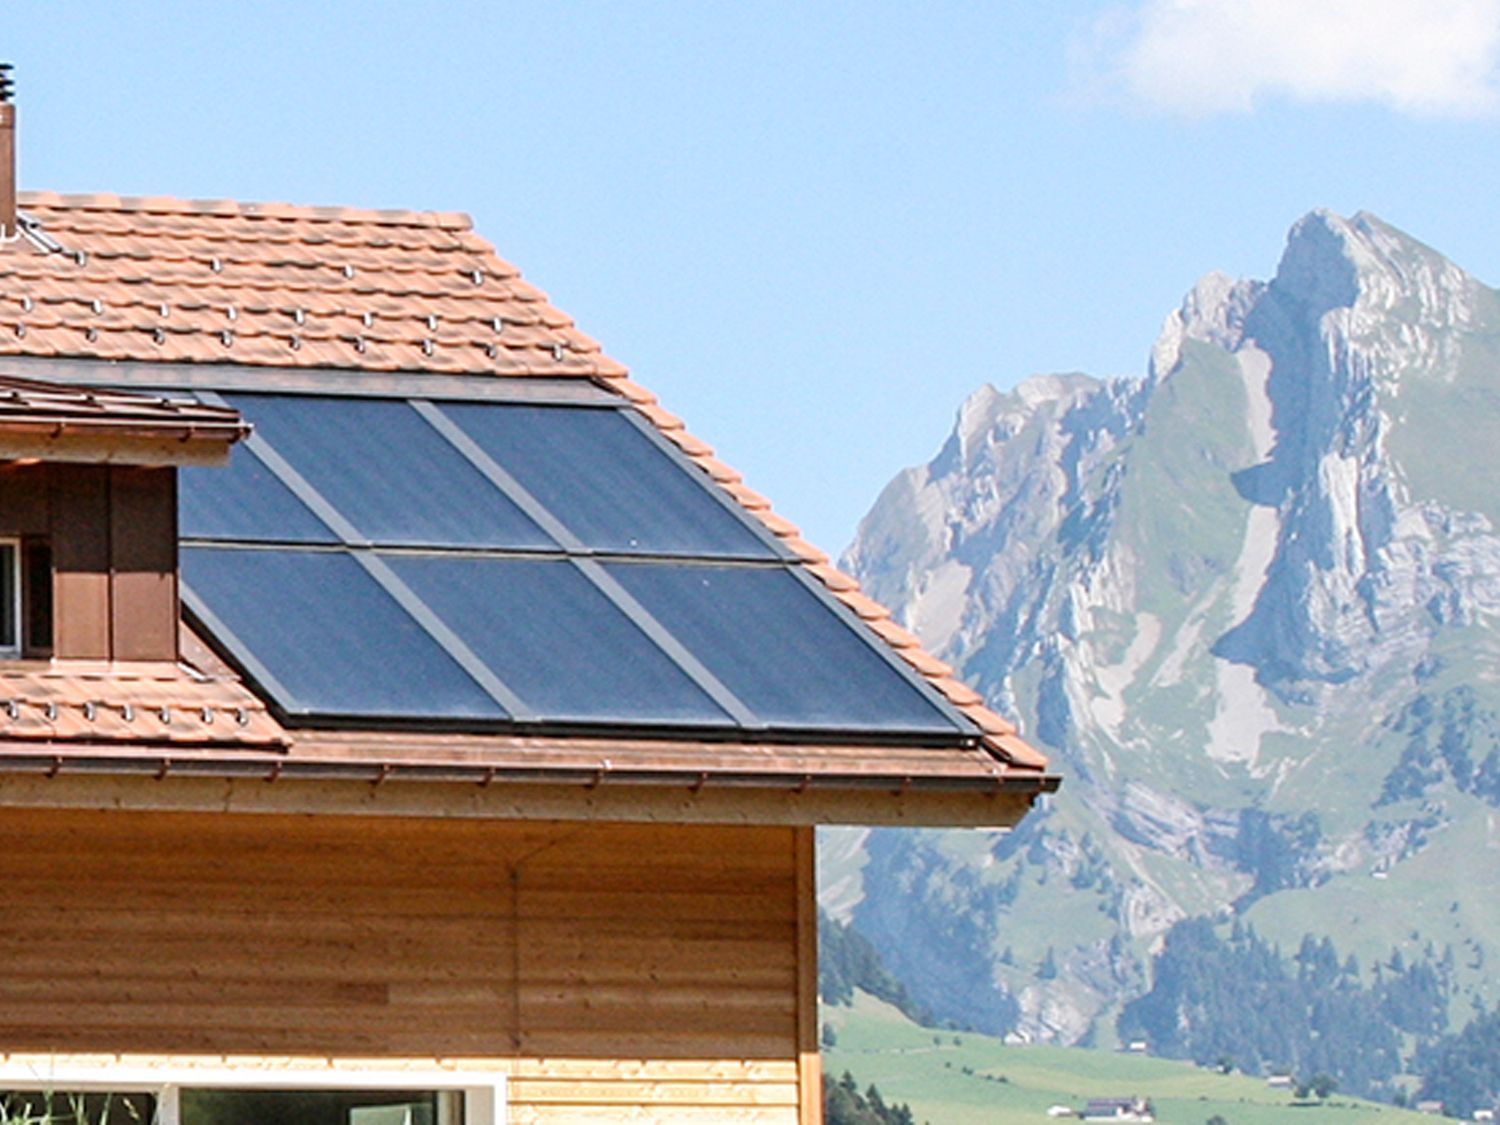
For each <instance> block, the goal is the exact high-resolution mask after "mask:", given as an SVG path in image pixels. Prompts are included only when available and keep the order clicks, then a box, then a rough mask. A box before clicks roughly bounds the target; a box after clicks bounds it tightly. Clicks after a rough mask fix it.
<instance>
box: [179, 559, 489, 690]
mask: <svg viewBox="0 0 1500 1125" xmlns="http://www.w3.org/2000/svg"><path fill="white" fill-rule="evenodd" d="M182 580H183V583H184V585H185V586H186V587H187V589H188V590H189V591H190V592H191V594H192V595H193V596H196V597H197V598H199V599H201V600H202V601H203V603H204V605H205V606H206V608H207V609H208V610H210V611H211V612H212V613H213V614H214V615H215V616H216V617H218V618H219V620H220V621H222V622H223V623H224V625H225V626H226V627H227V628H228V629H229V630H230V631H231V632H232V633H233V634H234V635H235V637H236V638H238V641H239V643H240V644H241V645H242V646H244V650H245V651H244V652H243V653H240V654H239V655H242V656H247V657H250V658H252V659H254V660H256V661H258V662H259V663H260V664H261V665H262V666H263V667H264V668H265V669H266V670H267V671H268V672H270V674H271V675H272V676H274V677H275V678H276V679H277V680H279V681H280V683H281V685H282V686H283V688H284V689H285V690H286V691H287V692H288V693H290V696H291V698H289V699H286V698H283V699H277V701H276V702H277V703H279V704H280V705H281V706H282V708H283V709H285V710H286V711H288V712H290V713H292V714H312V715H343V716H368V717H390V718H402V717H431V718H437V717H447V718H455V719H462V718H476V719H503V718H505V717H507V716H506V715H505V712H504V711H503V710H502V709H501V708H500V706H499V704H497V703H495V702H494V701H493V700H492V699H491V698H490V697H489V695H487V694H486V693H485V692H484V691H483V690H482V689H481V688H480V687H479V685H477V684H476V683H475V682H474V681H473V680H472V679H470V678H469V676H468V674H467V673H465V672H464V670H463V669H462V668H461V667H460V666H459V665H458V663H457V662H456V661H454V660H453V658H452V657H450V656H449V655H448V654H447V653H446V652H444V651H443V649H442V648H441V647H440V646H439V645H438V644H437V642H436V641H434V640H433V639H432V637H431V636H429V635H428V634H427V633H426V632H425V631H424V630H422V629H421V628H420V627H419V626H418V625H417V623H416V622H415V621H413V620H412V618H411V617H410V616H409V615H408V614H407V613H406V611H405V610H403V609H402V608H401V607H400V606H399V605H398V604H397V603H396V602H395V601H394V600H393V599H392V598H391V597H390V596H389V595H388V594H387V593H386V592H385V591H384V590H383V589H381V587H380V585H379V584H378V583H376V581H375V580H374V579H373V578H371V577H370V576H369V574H368V573H367V572H366V571H365V569H364V568H363V567H362V566H360V565H359V563H357V562H356V561H355V560H354V558H353V557H352V556H350V555H348V554H346V553H343V552H336V551H296V550H246V549H234V548H222V547H188V548H184V549H183V551H182ZM266 686H267V687H269V685H266Z"/></svg>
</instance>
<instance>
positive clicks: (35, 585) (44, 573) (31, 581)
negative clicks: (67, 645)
mask: <svg viewBox="0 0 1500 1125" xmlns="http://www.w3.org/2000/svg"><path fill="white" fill-rule="evenodd" d="M22 570H23V571H24V581H25V583H26V646H27V649H28V651H30V652H34V653H45V652H49V651H51V649H52V545H51V544H50V543H48V542H47V541H46V540H45V539H32V540H29V541H28V542H27V544H26V561H25V566H24V567H23V568H22Z"/></svg>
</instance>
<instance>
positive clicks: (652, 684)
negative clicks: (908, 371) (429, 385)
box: [180, 393, 975, 741]
mask: <svg viewBox="0 0 1500 1125" xmlns="http://www.w3.org/2000/svg"><path fill="white" fill-rule="evenodd" d="M229 400H230V402H231V403H232V404H233V405H235V406H237V407H239V408H240V409H241V410H242V412H243V413H244V414H245V415H246V417H247V418H248V419H249V420H250V421H251V422H252V423H254V425H255V427H256V429H255V436H254V438H253V447H252V448H251V449H249V450H244V449H241V450H237V451H236V452H235V453H234V454H233V456H232V459H231V463H230V466H229V467H228V468H222V469H190V470H185V471H184V473H183V477H182V487H181V493H180V522H181V528H182V534H183V536H184V537H185V538H186V539H188V540H190V541H192V542H191V543H190V544H189V545H188V546H186V547H184V549H183V551H182V577H183V584H184V591H183V596H184V602H185V603H186V604H187V606H188V608H189V609H190V610H191V611H192V612H193V613H195V614H196V615H197V616H198V618H199V620H200V622H201V623H202V624H204V625H205V626H206V627H207V628H208V630H209V632H210V633H211V634H213V635H216V636H217V637H218V638H219V640H220V643H221V644H222V645H223V646H224V647H225V648H226V649H227V650H228V654H229V655H230V656H231V658H233V659H235V660H236V661H237V662H238V663H239V664H240V665H241V666H242V667H244V668H245V670H246V671H247V672H248V673H249V674H250V675H251V676H252V677H253V678H255V679H256V680H258V681H259V682H260V684H261V686H262V687H263V688H264V689H265V690H266V691H267V692H268V693H269V694H270V696H271V697H272V698H273V700H274V701H275V702H276V703H277V704H278V705H279V706H280V709H281V710H282V712H283V713H284V714H285V715H287V716H288V717H289V719H291V720H293V721H300V722H310V723H317V722H321V721H331V720H350V719H359V720H361V721H367V722H374V721H378V720H380V719H389V720H416V719H422V720H443V721H444V722H447V723H458V724H463V723H465V722H471V723H473V724H476V725H477V726H483V727H489V726H491V725H495V724H503V725H518V724H519V725H525V726H527V727H536V726H541V727H561V728H568V729H572V728H575V727H580V726H590V727H599V728H604V729H607V730H610V731H616V730H624V731H628V730H630V729H632V728H634V729H650V730H653V731H656V730H661V729H678V730H684V731H687V730H691V731H696V732H699V733H702V734H710V733H714V732H719V733H726V732H733V731H736V730H740V731H744V732H747V733H752V732H753V735H754V736H755V737H763V736H765V734H766V733H767V732H774V733H776V734H777V735H780V736H785V737H793V736H796V735H798V734H799V733H809V734H812V735H815V736H816V735H820V734H827V733H834V734H837V735H838V736H839V737H869V738H881V737H892V738H894V737H898V736H900V737H915V736H921V737H923V738H939V739H943V740H950V741H951V740H954V739H958V738H967V737H972V736H973V734H974V733H975V731H974V729H973V728H972V727H971V726H970V725H968V724H967V721H966V720H964V719H962V718H960V717H957V716H956V713H955V712H953V711H952V709H951V708H949V707H947V705H946V704H945V703H943V702H942V701H941V700H940V698H939V697H938V696H937V695H936V693H935V692H934V691H933V690H932V689H931V688H930V687H928V686H927V685H926V684H925V683H924V682H923V681H922V680H921V678H920V677H918V676H917V675H916V674H915V673H913V672H911V671H910V669H908V668H907V667H906V666H905V665H904V664H901V663H900V661H899V660H897V659H896V658H895V657H893V656H891V655H890V654H889V653H887V652H886V651H885V650H884V649H883V648H882V647H880V645H879V642H878V641H874V640H873V638H870V637H868V636H866V635H864V634H863V632H862V630H863V626H861V625H859V624H858V623H857V621H855V620H854V619H853V618H852V616H851V615H849V614H847V613H846V612H844V611H843V610H842V609H840V608H839V607H837V606H836V605H835V604H834V602H833V601H832V599H831V598H830V597H829V596H828V595H827V594H826V593H824V592H821V591H820V590H816V589H814V588H813V587H812V586H811V585H810V584H809V583H806V582H804V581H802V580H801V579H800V578H799V577H798V576H797V574H796V573H795V568H796V567H798V566H799V565H800V563H798V562H797V561H796V560H792V559H790V558H788V557H786V556H785V555H784V553H783V551H782V549H781V548H780V547H779V546H778V545H777V544H776V543H775V541H774V540H773V539H771V538H770V537H769V535H768V534H766V533H765V532H764V531H762V530H757V528H756V527H752V526H751V525H750V523H749V522H747V521H748V517H746V516H745V515H744V514H743V513H741V512H740V511H739V510H738V509H737V508H734V507H733V506H732V505H731V504H728V503H726V501H725V500H724V499H723V498H722V497H721V496H719V495H717V494H716V493H715V492H713V491H712V485H711V482H709V479H708V477H707V476H706V474H704V473H702V472H701V470H699V469H697V468H696V467H694V466H692V465H690V464H687V463H685V462H684V461H683V460H682V459H681V458H679V457H677V456H676V455H674V454H673V453H671V452H670V451H668V450H666V449H665V448H663V445H662V443H661V442H660V441H659V439H657V438H656V437H654V436H653V435H651V434H649V433H647V432H645V431H643V430H642V429H641V428H639V427H638V425H637V424H636V423H635V422H633V421H632V420H631V419H630V418H629V417H628V416H627V415H626V414H625V412H624V411H622V410H618V409H614V408H610V407H585V406H576V405H554V404H545V405H537V404H535V403H515V402H505V401H485V402H451V401H442V402H408V401H406V400H402V399H396V398H389V399H386V398H377V397H352V396H351V397H338V396H330V395H298V394H277V395H267V394H248V393H246V394H236V395H233V396H230V397H229ZM204 544H211V545H204Z"/></svg>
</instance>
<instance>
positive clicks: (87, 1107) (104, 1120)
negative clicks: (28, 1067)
mask: <svg viewBox="0 0 1500 1125" xmlns="http://www.w3.org/2000/svg"><path fill="white" fill-rule="evenodd" d="M155 1121H156V1095H154V1094H147V1093H142V1092H139V1091H137V1092H131V1093H120V1092H112V1091H104V1090H95V1091H90V1092H88V1093H82V1092H80V1091H76V1090H75V1091H66V1090H62V1091H59V1090H6V1091H3V1092H0V1122H6V1123H7V1125H137V1123H139V1125H153V1123H154V1122H155Z"/></svg>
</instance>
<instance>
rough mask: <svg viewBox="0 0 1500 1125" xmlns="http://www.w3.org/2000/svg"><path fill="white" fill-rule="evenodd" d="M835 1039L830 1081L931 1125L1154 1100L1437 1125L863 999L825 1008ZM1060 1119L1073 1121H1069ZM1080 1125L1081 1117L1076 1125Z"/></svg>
mask: <svg viewBox="0 0 1500 1125" xmlns="http://www.w3.org/2000/svg"><path fill="white" fill-rule="evenodd" d="M823 1019H824V1021H825V1022H826V1023H828V1024H831V1025H832V1026H833V1029H834V1031H835V1032H836V1034H837V1038H838V1042H837V1044H836V1045H835V1046H833V1047H831V1048H829V1047H825V1048H824V1050H823V1068H824V1071H825V1072H826V1073H827V1074H828V1076H829V1078H830V1079H831V1080H837V1079H838V1078H839V1077H840V1076H841V1075H842V1074H843V1073H844V1071H846V1070H847V1071H849V1072H850V1073H852V1074H853V1075H854V1078H855V1080H856V1081H857V1082H858V1083H859V1087H860V1089H861V1090H863V1089H864V1088H865V1087H867V1086H869V1085H870V1084H871V1083H873V1084H874V1085H876V1086H878V1087H879V1089H880V1093H881V1096H882V1097H883V1098H884V1099H885V1101H886V1102H887V1103H888V1104H889V1103H898V1102H906V1103H908V1104H909V1105H910V1106H911V1108H912V1113H913V1115H914V1116H915V1117H916V1119H917V1121H919V1122H924V1121H925V1122H929V1123H930V1125H981V1123H983V1125H1012V1123H1020V1122H1033V1123H1034V1122H1046V1121H1048V1120H1052V1119H1050V1118H1048V1117H1047V1109H1048V1107H1049V1106H1053V1105H1066V1106H1071V1107H1072V1108H1074V1109H1081V1108H1083V1105H1084V1103H1085V1102H1086V1101H1087V1100H1088V1099H1089V1098H1091V1097H1130V1096H1139V1097H1146V1098H1150V1099H1151V1101H1152V1102H1153V1103H1154V1105H1155V1107H1156V1119H1157V1121H1159V1122H1162V1123H1164V1125H1203V1123H1204V1122H1205V1121H1207V1120H1208V1119H1209V1118H1210V1117H1212V1116H1213V1115H1214V1114H1216V1113H1217V1114H1219V1115H1220V1116H1221V1117H1223V1118H1224V1120H1225V1121H1227V1122H1229V1125H1276V1123H1279V1122H1293V1123H1295V1125H1366V1123H1370V1125H1373V1123H1376V1122H1378V1123H1380V1125H1398V1123H1400V1122H1419V1121H1428V1122H1430V1121H1432V1120H1433V1118H1431V1117H1426V1116H1424V1115H1422V1114H1418V1113H1412V1112H1408V1111H1405V1110H1400V1109H1396V1108H1395V1107H1393V1106H1388V1105H1380V1104H1378V1103H1374V1102H1366V1101H1360V1100H1359V1099H1357V1098H1346V1097H1343V1096H1342V1095H1339V1094H1334V1095H1333V1097H1331V1098H1330V1099H1329V1100H1328V1102H1327V1103H1326V1104H1321V1105H1319V1104H1316V1103H1313V1104H1297V1103H1294V1101H1293V1099H1292V1095H1291V1092H1290V1091H1287V1090H1275V1089H1271V1088H1270V1087H1268V1086H1267V1085H1266V1083H1265V1080H1264V1079H1260V1078H1247V1077H1245V1076H1243V1075H1239V1074H1232V1075H1224V1074H1219V1073H1218V1072H1217V1071H1213V1070H1205V1069H1202V1068H1201V1067H1196V1066H1193V1065H1192V1064H1190V1063H1182V1062H1170V1061H1168V1060H1165V1059H1152V1058H1146V1057H1144V1056H1140V1055H1127V1054H1121V1053H1118V1052H1113V1051H1090V1050H1085V1049H1082V1048H1077V1047H1039V1046H1025V1047H1007V1046H1006V1045H1005V1044H1003V1043H1002V1042H1001V1041H1000V1040H998V1039H995V1038H992V1037H990V1036H986V1035H975V1034H971V1033H969V1032H949V1031H944V1032H937V1031H933V1030H931V1029H929V1028H923V1027H919V1026H917V1025H916V1024H914V1023H912V1022H911V1021H910V1020H908V1019H907V1018H906V1017H905V1016H903V1015H902V1014H901V1013H900V1012H898V1011H896V1009H894V1008H892V1007H890V1006H889V1005H888V1004H885V1003H882V1002H881V1001H879V1000H876V999H875V998H874V997H871V996H868V995H866V994H864V993H856V994H855V1002H854V1006H853V1007H851V1008H838V1007H835V1008H826V1009H824V1012H823ZM1063 1120H1065V1121H1066V1120H1067V1119H1066V1118H1064V1119H1063ZM1075 1120H1076V1119H1075Z"/></svg>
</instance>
